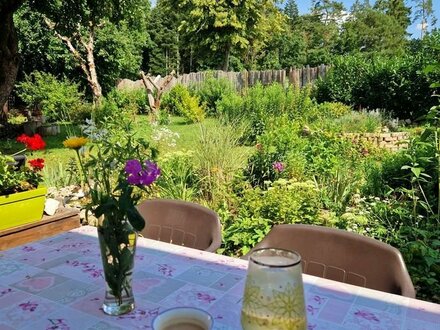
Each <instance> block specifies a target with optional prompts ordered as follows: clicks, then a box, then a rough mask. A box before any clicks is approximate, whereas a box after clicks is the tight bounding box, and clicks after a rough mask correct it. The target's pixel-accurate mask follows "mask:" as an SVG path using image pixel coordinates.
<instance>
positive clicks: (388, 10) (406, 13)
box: [373, 0, 411, 31]
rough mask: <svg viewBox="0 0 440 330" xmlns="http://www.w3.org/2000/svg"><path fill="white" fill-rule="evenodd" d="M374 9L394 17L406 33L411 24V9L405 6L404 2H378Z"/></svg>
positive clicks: (395, 0) (396, 0) (386, 0)
mask: <svg viewBox="0 0 440 330" xmlns="http://www.w3.org/2000/svg"><path fill="white" fill-rule="evenodd" d="M373 8H375V9H377V10H379V11H382V12H384V13H385V14H387V15H389V16H392V17H394V18H395V19H396V21H397V22H399V24H400V25H401V26H402V27H403V28H404V29H405V31H406V29H407V28H408V26H410V24H411V18H410V15H411V8H409V7H407V6H406V5H405V1H404V0H377V1H376V3H375V4H374V7H373Z"/></svg>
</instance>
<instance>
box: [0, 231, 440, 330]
mask: <svg viewBox="0 0 440 330" xmlns="http://www.w3.org/2000/svg"><path fill="white" fill-rule="evenodd" d="M246 268H247V261H245V260H241V259H236V258H230V257H226V256H222V255H218V254H214V253H209V252H204V251H199V250H194V249H190V248H186V247H182V246H177V245H172V244H167V243H163V242H158V241H154V240H149V239H145V238H140V239H139V240H138V248H137V253H136V261H135V273H134V279H133V287H134V293H135V298H136V309H135V310H134V311H133V312H131V313H129V314H125V315H121V316H108V315H106V314H104V313H103V312H102V310H101V304H102V300H103V297H104V279H103V270H102V266H101V259H100V250H99V246H98V240H97V233H96V228H94V227H90V226H83V227H80V228H77V229H73V230H70V231H68V232H65V233H62V234H59V235H57V236H54V237H51V238H46V239H44V240H41V241H37V242H33V243H30V244H26V245H21V246H18V247H16V248H13V249H10V250H6V251H1V252H0V329H1V330H6V329H32V330H37V329H63V330H67V329H110V330H112V329H150V328H151V321H152V319H153V318H154V316H156V315H157V314H158V313H160V312H161V311H163V310H165V309H168V308H171V307H176V306H193V307H198V308H201V309H204V310H207V311H208V312H209V313H210V314H211V315H212V316H213V318H214V329H241V326H240V310H241V301H242V293H243V288H244V282H245V278H246ZM303 278H304V285H305V296H306V306H307V318H308V329H386V330H391V329H412V330H416V329H436V330H438V329H440V305H437V304H433V303H428V302H425V301H421V300H416V299H411V298H406V297H402V296H397V295H393V294H388V293H384V292H380V291H375V290H370V289H366V288H361V287H356V286H352V285H348V284H344V283H339V282H334V281H330V280H326V279H322V278H317V277H313V276H309V275H304V276H303Z"/></svg>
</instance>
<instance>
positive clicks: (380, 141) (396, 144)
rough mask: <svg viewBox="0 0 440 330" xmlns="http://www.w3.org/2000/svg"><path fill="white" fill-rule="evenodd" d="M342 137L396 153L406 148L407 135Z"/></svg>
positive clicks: (353, 134)
mask: <svg viewBox="0 0 440 330" xmlns="http://www.w3.org/2000/svg"><path fill="white" fill-rule="evenodd" d="M343 136H345V137H348V138H350V139H352V140H353V141H354V142H358V141H364V142H368V143H371V144H373V145H375V146H377V147H379V148H384V149H387V150H390V151H397V150H400V149H405V148H408V141H409V133H408V132H394V133H344V134H343Z"/></svg>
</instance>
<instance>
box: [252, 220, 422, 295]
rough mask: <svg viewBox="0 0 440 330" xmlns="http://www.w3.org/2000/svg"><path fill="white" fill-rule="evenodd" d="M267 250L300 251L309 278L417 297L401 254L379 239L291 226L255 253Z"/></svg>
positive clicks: (273, 234)
mask: <svg viewBox="0 0 440 330" xmlns="http://www.w3.org/2000/svg"><path fill="white" fill-rule="evenodd" d="M267 247H274V248H282V249H288V250H295V251H297V252H298V253H299V254H300V255H301V259H302V266H303V272H304V273H306V274H310V275H314V276H318V277H323V278H328V279H331V280H335V281H339V282H344V283H348V284H353V285H357V286H362V287H367V288H370V289H375V290H379V291H385V292H389V293H394V294H398V295H402V296H406V297H411V298H414V297H415V290H414V286H413V284H412V282H411V278H410V277H409V274H408V271H407V269H406V266H405V262H404V261H403V258H402V255H401V254H400V252H399V250H397V249H395V248H394V247H392V246H390V245H388V244H385V243H383V242H379V241H377V240H375V239H372V238H369V237H364V236H361V235H358V234H355V233H351V232H348V231H345V230H340V229H335V228H328V227H321V226H311V225H293V224H288V225H277V226H274V227H273V228H272V229H271V231H270V232H269V233H268V234H267V236H266V237H265V238H264V239H263V240H262V241H261V242H260V243H258V244H257V245H256V246H255V247H254V249H258V248H267ZM254 249H253V250H254ZM251 252H252V250H251ZM251 252H249V253H248V254H247V255H246V256H244V258H245V259H247V258H249V255H250V253H251Z"/></svg>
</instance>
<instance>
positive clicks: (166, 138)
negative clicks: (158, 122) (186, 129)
mask: <svg viewBox="0 0 440 330" xmlns="http://www.w3.org/2000/svg"><path fill="white" fill-rule="evenodd" d="M178 138H180V135H179V133H176V132H173V131H171V130H170V129H169V128H167V127H160V128H154V129H153V132H152V133H151V139H152V140H153V141H156V142H157V143H158V144H163V145H165V146H168V147H175V146H176V142H177V139H178Z"/></svg>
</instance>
